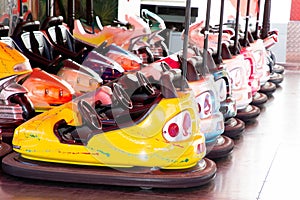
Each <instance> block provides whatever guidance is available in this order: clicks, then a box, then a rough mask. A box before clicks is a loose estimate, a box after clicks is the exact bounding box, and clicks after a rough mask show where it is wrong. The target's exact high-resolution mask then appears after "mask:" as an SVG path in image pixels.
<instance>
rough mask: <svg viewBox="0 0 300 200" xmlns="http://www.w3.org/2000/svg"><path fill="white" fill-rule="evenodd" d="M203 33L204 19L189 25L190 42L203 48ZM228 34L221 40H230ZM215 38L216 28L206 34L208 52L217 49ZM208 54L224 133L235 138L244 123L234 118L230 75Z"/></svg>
mask: <svg viewBox="0 0 300 200" xmlns="http://www.w3.org/2000/svg"><path fill="white" fill-rule="evenodd" d="M203 33H204V21H200V22H196V23H193V24H192V25H191V26H190V33H189V42H190V44H192V45H196V46H198V47H201V48H203V47H204V34H203ZM229 36H230V35H229V34H226V33H225V34H222V40H223V41H230V37H229ZM217 39H218V34H217V31H216V30H214V31H213V32H210V33H209V34H208V47H209V48H210V50H209V51H211V53H210V54H213V53H214V52H215V51H216V49H217ZM223 48H224V46H223ZM226 48H227V47H226ZM210 54H208V55H207V56H206V57H207V60H208V66H209V69H210V72H211V73H212V74H213V75H214V79H215V82H216V84H217V85H219V86H218V87H217V88H220V91H219V96H220V102H221V107H220V111H221V112H222V113H223V116H224V120H225V129H224V135H225V136H228V137H230V138H236V137H238V136H239V135H240V134H241V133H242V132H243V130H244V129H245V124H244V122H243V121H241V120H240V119H237V118H235V116H236V114H237V108H236V100H235V99H234V97H233V92H232V77H230V75H229V72H228V69H226V68H224V67H223V66H222V65H219V67H217V66H216V65H215V62H214V61H213V60H212V57H211V55H210ZM248 71H249V70H248ZM225 88H226V92H225V90H224V89H225ZM222 90H223V91H222Z"/></svg>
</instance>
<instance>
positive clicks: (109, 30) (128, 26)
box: [73, 15, 155, 64]
mask: <svg viewBox="0 0 300 200" xmlns="http://www.w3.org/2000/svg"><path fill="white" fill-rule="evenodd" d="M126 20H127V21H126V22H121V21H118V20H115V21H114V22H113V25H109V26H104V27H102V25H101V22H100V20H99V18H98V17H96V24H97V25H98V27H102V28H101V31H99V32H93V33H89V32H88V31H87V30H86V29H85V28H84V27H83V25H82V23H81V21H80V20H79V19H76V20H74V30H73V35H74V37H75V38H76V39H78V40H80V41H81V42H83V43H86V44H88V45H91V46H96V47H97V46H99V45H101V44H102V43H103V42H105V41H106V42H107V44H108V45H111V44H115V45H117V46H119V47H121V48H123V49H125V50H127V51H130V52H133V53H134V54H136V55H137V56H138V57H139V58H140V59H141V60H142V61H143V63H144V64H147V63H152V62H153V61H154V55H153V52H152V51H151V45H150V44H149V43H148V42H147V38H148V37H149V35H150V34H151V31H150V27H149V26H148V24H147V23H146V22H144V21H143V20H142V19H141V18H139V17H138V16H128V15H126ZM103 38H105V39H103ZM154 39H155V38H154Z"/></svg>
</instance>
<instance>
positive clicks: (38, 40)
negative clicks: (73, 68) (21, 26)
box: [20, 31, 52, 60]
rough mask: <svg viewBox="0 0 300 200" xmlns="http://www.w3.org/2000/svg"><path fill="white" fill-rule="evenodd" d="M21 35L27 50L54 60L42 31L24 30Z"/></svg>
mask: <svg viewBox="0 0 300 200" xmlns="http://www.w3.org/2000/svg"><path fill="white" fill-rule="evenodd" d="M20 37H21V40H22V42H23V44H24V46H25V47H26V49H27V50H29V51H31V52H33V53H35V54H37V55H40V56H43V57H45V58H47V59H49V60H52V56H51V53H50V51H49V48H48V46H47V41H46V40H45V38H44V37H45V36H44V34H43V33H42V32H41V31H30V32H24V33H22V34H21V36H20Z"/></svg>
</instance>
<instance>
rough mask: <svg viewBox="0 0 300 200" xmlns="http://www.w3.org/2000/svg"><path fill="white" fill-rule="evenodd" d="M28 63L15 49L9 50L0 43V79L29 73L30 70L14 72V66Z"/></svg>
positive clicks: (8, 47) (5, 45)
mask: <svg viewBox="0 0 300 200" xmlns="http://www.w3.org/2000/svg"><path fill="white" fill-rule="evenodd" d="M26 62H27V63H29V61H28V59H27V58H26V57H25V56H23V55H22V54H21V53H20V52H18V51H17V50H16V49H13V48H11V47H10V46H8V45H7V44H5V43H3V42H0V69H1V73H0V78H5V77H8V76H12V75H17V74H18V75H20V74H25V73H28V72H31V71H32V69H31V68H27V69H26V70H23V71H19V72H15V71H14V66H15V65H17V64H22V63H26Z"/></svg>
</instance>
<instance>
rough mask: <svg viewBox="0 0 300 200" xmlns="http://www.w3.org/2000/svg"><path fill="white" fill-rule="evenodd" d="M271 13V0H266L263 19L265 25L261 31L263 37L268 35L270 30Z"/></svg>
mask: <svg viewBox="0 0 300 200" xmlns="http://www.w3.org/2000/svg"><path fill="white" fill-rule="evenodd" d="M270 15H271V0H265V6H264V19H263V25H262V31H261V38H262V39H265V38H266V37H268V32H269V30H270Z"/></svg>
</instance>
